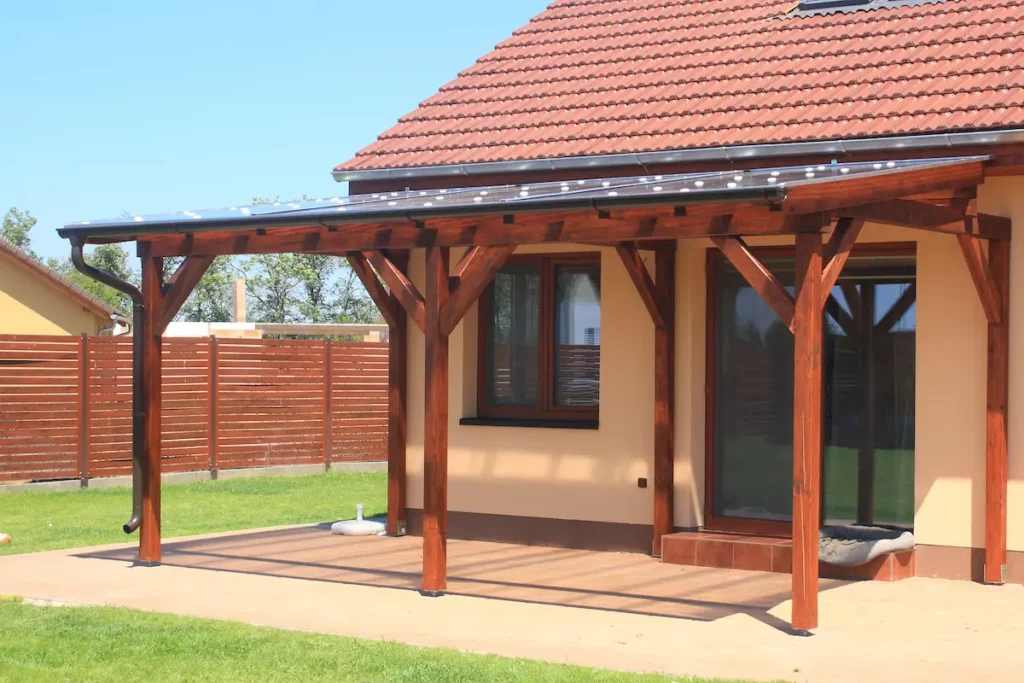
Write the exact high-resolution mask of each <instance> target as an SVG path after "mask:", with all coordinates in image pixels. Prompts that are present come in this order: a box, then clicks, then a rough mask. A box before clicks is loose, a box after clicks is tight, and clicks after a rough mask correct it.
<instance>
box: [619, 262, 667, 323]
mask: <svg viewBox="0 0 1024 683" xmlns="http://www.w3.org/2000/svg"><path fill="white" fill-rule="evenodd" d="M615 253H617V254H618V255H619V258H620V259H622V265H624V266H625V267H626V272H627V273H629V279H630V280H632V281H633V285H634V286H635V287H636V291H637V293H638V294H639V295H640V300H641V301H643V302H644V306H645V307H646V308H647V312H648V313H650V314H651V320H653V321H654V326H655V327H656V328H662V327H665V325H666V324H667V318H666V315H665V311H664V310H663V308H664V302H663V301H662V300H661V299H660V298H659V296H658V292H657V291H656V289H655V285H654V281H653V280H651V275H650V273H648V272H647V268H646V267H645V266H644V260H643V258H642V257H641V256H640V252H638V251H637V250H636V248H634V247H630V246H626V245H621V244H620V245H618V246H616V247H615Z"/></svg>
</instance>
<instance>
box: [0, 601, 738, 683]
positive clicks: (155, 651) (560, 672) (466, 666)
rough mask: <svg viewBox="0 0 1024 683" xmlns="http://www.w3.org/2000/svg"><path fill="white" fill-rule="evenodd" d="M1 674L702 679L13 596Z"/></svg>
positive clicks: (0, 650)
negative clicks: (31, 600) (55, 603)
mask: <svg viewBox="0 0 1024 683" xmlns="http://www.w3.org/2000/svg"><path fill="white" fill-rule="evenodd" d="M0 678H3V679H4V680H17V681H46V683H51V682H53V681H117V682H120V681H126V680H142V681H185V680H187V681H197V682H201V681H285V682H287V683H292V682H293V681H303V682H304V683H306V682H316V681H337V682H345V681H353V682H355V681H358V682H359V683H364V682H365V683H369V682H372V681H381V682H384V681H386V682H388V683H415V682H418V681H424V682H425V681H430V682H431V683H446V682H451V683H463V682H468V681H509V682H515V681H523V682H524V683H525V682H527V681H528V682H530V683H534V682H537V681H551V682H553V683H583V682H584V681H586V682H588V683H590V682H595V683H625V682H626V681H636V682H637V683H658V682H667V681H670V680H672V681H689V682H691V683H697V681H701V680H705V681H706V679H693V678H678V677H674V678H665V677H664V676H658V675H651V674H632V673H622V672H615V671H608V670H603V669H592V668H588V667H578V666H565V665H560V664H548V663H545V662H537V661H531V660H525V659H507V658H503V657H496V656H490V655H476V654H466V653H461V652H457V651H455V650H443V649H432V648H419V647H412V646H408V645H400V644H397V643H391V642H381V641H372V640H358V639H355V638H345V637H340V636H329V635H318V634H314V633H303V632H298V631H283V630H278V629H271V628H263V627H256V626H248V625H246V624H237V623H233V622H223V621H211V620H207V619H194V618H188V617H178V616H172V615H166V614H153V613H148V612H139V611H135V610H128V609H122V608H117V607H43V606H38V605H28V604H25V603H23V602H20V601H18V600H0ZM719 683H726V682H724V681H722V682H719ZM733 683H739V682H733Z"/></svg>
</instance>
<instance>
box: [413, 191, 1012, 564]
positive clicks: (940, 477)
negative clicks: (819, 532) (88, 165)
mask: <svg viewBox="0 0 1024 683" xmlns="http://www.w3.org/2000/svg"><path fill="white" fill-rule="evenodd" d="M978 206H979V210H980V211H985V212H988V213H994V214H999V215H1004V216H1010V217H1012V218H1013V219H1014V221H1015V223H1016V224H1017V225H1024V178H1021V177H1001V178H991V179H989V180H988V181H986V183H985V185H984V186H983V187H981V188H980V190H979V201H978ZM880 241H903V242H905V241H915V242H916V243H917V253H918V265H917V268H918V298H917V380H916V381H917V389H916V393H917V397H916V399H917V404H916V405H917V416H916V467H915V478H916V481H915V489H916V493H915V498H916V517H915V533H916V535H917V538H918V540H919V542H920V543H921V544H925V545H928V546H937V547H938V546H941V547H943V548H963V549H969V548H980V547H982V546H983V545H984V471H985V370H986V365H985V363H986V348H987V336H986V330H987V326H986V322H985V318H984V314H983V312H982V309H981V305H980V303H979V301H978V296H977V293H976V291H975V289H974V285H973V283H972V281H971V278H970V275H969V273H968V271H967V268H966V265H965V264H964V260H963V256H962V254H961V252H960V249H959V246H958V244H957V241H956V239H955V238H953V237H952V236H949V235H941V234H936V233H930V232H926V231H919V230H910V229H904V228H892V227H886V226H879V225H868V226H866V227H865V229H864V230H863V232H862V233H861V237H860V240H859V242H861V243H864V242H880ZM750 243H751V244H752V245H755V246H757V245H770V244H792V238H772V239H751V240H750ZM709 247H711V243H710V242H709V241H707V240H682V241H680V243H679V251H678V255H677V259H676V267H677V273H676V283H677V291H676V297H677V301H676V306H677V308H676V325H677V328H676V373H677V375H676V454H675V455H676V458H675V482H676V485H675V495H676V498H675V524H676V526H677V527H684V528H689V527H698V526H700V525H702V523H703V508H704V463H705V452H704V439H705V436H704V387H705V364H704V358H705V349H704V346H705V317H706V311H705V307H706V303H705V293H706V286H705V270H706V268H705V259H706V252H707V249H708V248H709ZM559 249H560V250H572V251H578V250H581V249H586V247H581V246H575V245H560V246H559ZM553 250H555V249H554V248H552V247H550V246H549V247H530V248H521V249H520V252H528V251H553ZM600 251H601V254H602V275H601V276H602V297H603V300H602V311H601V315H602V332H601V333H602V348H601V416H600V428H599V429H598V430H596V431H583V430H563V429H535V428H511V427H485V426H460V425H459V424H458V420H459V418H460V417H463V416H472V415H474V414H475V398H476V396H475V394H476V331H477V321H476V312H475V309H474V310H472V311H471V312H470V313H469V314H468V315H467V317H466V319H465V320H464V321H463V323H462V324H461V325H460V326H459V327H458V328H457V329H456V330H455V332H454V333H453V335H452V337H451V343H450V353H451V362H450V378H449V379H450V387H451V388H450V401H451V403H450V406H451V408H450V420H451V424H450V425H449V435H450V436H449V455H448V458H449V477H450V478H449V482H450V483H449V486H450V488H449V493H448V500H449V509H450V510H452V511H461V512H472V513H487V514H499V515H516V516H526V517H541V518H550V519H561V520H587V521H593V522H617V523H625V524H633V525H650V522H651V514H652V506H653V500H652V489H651V488H647V489H640V488H638V487H637V478H638V477H647V478H648V479H649V480H651V481H653V455H652V454H653V392H654V386H653V325H652V323H651V321H650V318H649V316H648V314H647V312H646V309H645V308H644V307H643V305H642V303H641V302H640V299H639V297H638V295H637V293H636V291H635V289H634V287H633V285H632V283H631V281H630V280H629V278H628V276H627V274H626V271H625V269H624V267H623V266H622V264H621V262H620V261H619V259H618V257H617V256H616V254H615V253H614V251H613V250H610V249H602V250H600ZM458 255H459V254H457V253H455V252H453V254H452V261H453V263H454V262H455V260H456V259H457V258H458ZM648 261H649V262H650V263H649V264H648V266H649V268H651V270H652V272H653V258H648ZM1020 264H1024V240H1016V241H1015V242H1014V244H1013V248H1012V265H1011V272H1012V277H1011V301H1024V271H1022V268H1024V265H1020ZM411 275H412V278H413V280H414V281H416V282H417V283H418V284H420V285H422V281H423V254H422V252H420V253H417V254H415V255H414V258H413V260H412V263H411ZM1014 308H1015V309H1016V308H1017V307H1016V306H1015V307H1014ZM1022 325H1024V316H1020V315H1014V316H1012V317H1011V328H1010V343H1011V356H1010V375H1011V376H1010V403H1009V405H1010V414H1009V424H1010V436H1009V439H1010V444H1009V445H1010V451H1009V452H1010V490H1009V519H1010V522H1009V539H1008V540H1009V548H1010V550H1011V551H1024V452H1022V450H1024V442H1021V441H1020V440H1019V439H1018V438H1016V437H1017V433H1016V429H1015V425H1016V424H1022V423H1024V422H1022V421H1024V396H1022V395H1021V394H1022V391H1024V361H1022V360H1021V359H1024V331H1022V329H1021V326H1022ZM409 329H410V330H411V339H410V358H409V454H408V457H409V461H408V476H409V496H408V504H409V506H410V508H421V507H422V500H423V497H422V461H423V455H422V444H423V394H424V391H423V337H422V335H421V334H420V333H419V331H418V330H416V329H415V326H412V325H410V328H409ZM453 526H454V525H453ZM637 530H638V531H637V532H638V533H642V528H641V527H639V526H638V527H637ZM453 535H457V533H454V532H453ZM1011 554H1012V553H1011ZM1011 559H1012V558H1011ZM958 561H959V560H958ZM963 561H969V559H968V560H963ZM1021 562H1022V566H1024V556H1021ZM1022 576H1024V574H1022ZM1022 580H1024V579H1022Z"/></svg>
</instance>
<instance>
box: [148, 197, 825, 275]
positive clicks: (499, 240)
mask: <svg viewBox="0 0 1024 683" xmlns="http://www.w3.org/2000/svg"><path fill="white" fill-rule="evenodd" d="M723 213H725V214H727V215H729V216H731V218H730V219H729V220H728V221H727V224H726V221H724V220H722V219H720V218H717V217H718V216H721V215H722V214H723ZM611 215H612V216H613V217H614V220H615V221H616V222H614V223H601V222H600V220H598V221H595V219H594V218H593V212H587V213H586V214H585V215H584V214H580V215H579V216H578V217H575V216H574V214H567V213H564V212H563V213H546V214H523V215H519V216H515V217H514V220H513V221H512V222H506V221H505V219H503V218H502V217H501V216H488V217H480V218H472V219H471V218H459V219H438V220H434V221H427V222H425V223H412V222H407V221H406V222H396V223H389V224H381V223H367V224H352V225H336V226H323V225H309V226H303V227H297V228H269V229H267V230H266V232H265V234H258V233H257V232H256V229H255V228H253V229H252V230H250V231H248V232H244V233H237V232H218V233H212V232H211V233H197V234H194V235H189V234H184V235H182V234H173V235H171V234H168V235H154V236H149V237H146V238H144V241H145V243H146V244H148V245H149V249H150V253H152V254H153V255H154V256H189V255H204V254H205V255H220V254H268V253H290V252H310V253H336V254H339V253H345V252H349V251H370V250H377V249H399V250H405V249H415V248H420V247H430V246H445V247H468V246H500V245H520V244H543V243H551V242H577V243H589V242H598V241H599V242H602V243H607V242H623V241H644V242H646V241H649V240H654V241H664V240H677V239H682V238H688V237H708V236H711V235H791V234H795V233H797V232H802V231H813V230H817V229H818V228H817V227H816V226H813V225H811V224H810V223H808V222H807V221H795V222H793V221H790V220H788V219H789V218H791V217H789V216H785V215H783V214H782V213H781V212H777V211H769V210H768V208H767V207H765V206H753V205H743V204H740V205H728V204H727V205H694V206H690V207H687V209H686V215H685V216H676V215H675V214H674V213H673V212H672V207H671V206H668V207H659V208H655V209H645V210H642V211H641V210H636V209H632V210H623V211H613V212H612V214H611ZM311 245H313V246H311ZM371 263H372V261H371ZM385 282H386V281H385Z"/></svg>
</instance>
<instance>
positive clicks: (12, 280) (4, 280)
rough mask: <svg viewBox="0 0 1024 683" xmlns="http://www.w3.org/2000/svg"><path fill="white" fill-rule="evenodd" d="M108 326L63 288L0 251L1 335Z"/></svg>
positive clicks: (90, 330) (92, 329) (90, 331)
mask: <svg viewBox="0 0 1024 683" xmlns="http://www.w3.org/2000/svg"><path fill="white" fill-rule="evenodd" d="M109 325H110V320H109V319H107V318H103V317H100V316H98V315H96V313H94V312H93V311H91V310H89V309H87V308H85V307H84V306H82V304H80V303H79V302H78V301H77V300H75V298H74V297H72V296H71V294H69V293H68V292H67V291H66V290H64V289H62V288H60V287H58V286H56V285H55V284H54V283H52V282H50V281H48V280H47V279H46V278H44V277H41V276H40V275H39V274H38V273H36V272H34V271H33V270H31V269H29V268H26V267H25V266H24V265H22V264H21V263H19V262H18V261H17V260H15V259H13V258H10V257H8V256H7V255H5V254H0V334H81V333H83V332H86V333H88V334H96V333H97V332H98V331H99V330H100V328H101V327H105V326H109Z"/></svg>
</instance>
